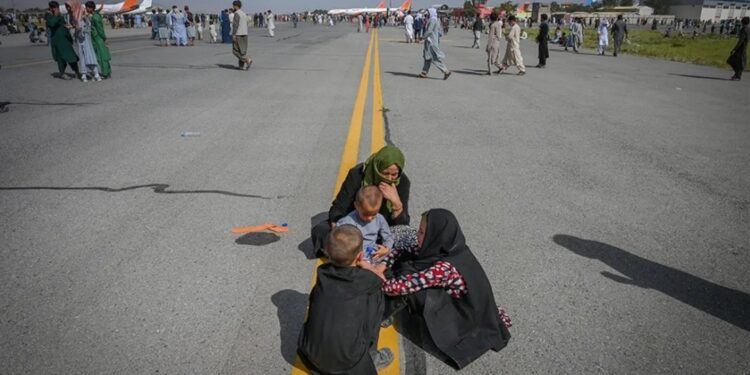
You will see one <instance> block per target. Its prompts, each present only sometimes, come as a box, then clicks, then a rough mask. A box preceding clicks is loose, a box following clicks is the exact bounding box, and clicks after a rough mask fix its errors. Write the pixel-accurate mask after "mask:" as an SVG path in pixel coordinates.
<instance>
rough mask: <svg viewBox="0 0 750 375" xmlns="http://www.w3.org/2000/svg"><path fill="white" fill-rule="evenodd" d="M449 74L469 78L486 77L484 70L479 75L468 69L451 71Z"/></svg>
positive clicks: (477, 72)
mask: <svg viewBox="0 0 750 375" xmlns="http://www.w3.org/2000/svg"><path fill="white" fill-rule="evenodd" d="M451 72H452V73H458V74H466V75H470V76H486V75H487V71H486V70H483V71H482V72H481V73H480V72H479V71H475V70H469V69H464V70H451Z"/></svg>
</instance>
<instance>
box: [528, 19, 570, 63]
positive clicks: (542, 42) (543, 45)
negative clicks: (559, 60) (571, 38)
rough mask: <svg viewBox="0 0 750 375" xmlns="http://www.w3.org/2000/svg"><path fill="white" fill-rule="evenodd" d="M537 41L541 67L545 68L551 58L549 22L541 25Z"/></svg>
mask: <svg viewBox="0 0 750 375" xmlns="http://www.w3.org/2000/svg"><path fill="white" fill-rule="evenodd" d="M536 41H537V43H539V65H541V66H545V65H547V59H548V58H549V25H548V24H547V21H544V22H542V23H541V24H539V35H538V36H537V37H536ZM566 45H567V44H566Z"/></svg>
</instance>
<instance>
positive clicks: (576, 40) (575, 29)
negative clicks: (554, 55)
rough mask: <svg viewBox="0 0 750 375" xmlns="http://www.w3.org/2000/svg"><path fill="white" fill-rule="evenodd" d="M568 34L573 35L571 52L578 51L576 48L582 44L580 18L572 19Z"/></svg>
mask: <svg viewBox="0 0 750 375" xmlns="http://www.w3.org/2000/svg"><path fill="white" fill-rule="evenodd" d="M570 34H571V36H572V37H573V52H575V53H578V48H580V47H581V45H583V26H582V25H581V20H580V19H578V18H575V19H573V23H572V24H571V25H570Z"/></svg>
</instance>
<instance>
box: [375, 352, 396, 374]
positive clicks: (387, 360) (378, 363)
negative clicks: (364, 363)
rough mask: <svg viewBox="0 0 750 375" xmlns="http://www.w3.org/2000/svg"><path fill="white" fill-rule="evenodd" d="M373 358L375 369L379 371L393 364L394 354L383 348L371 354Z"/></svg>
mask: <svg viewBox="0 0 750 375" xmlns="http://www.w3.org/2000/svg"><path fill="white" fill-rule="evenodd" d="M370 356H372V362H373V363H374V364H375V368H376V369H377V370H378V371H379V370H382V369H384V368H386V367H388V366H390V364H391V363H393V352H392V351H391V349H388V348H383V349H380V350H378V351H375V352H372V353H370Z"/></svg>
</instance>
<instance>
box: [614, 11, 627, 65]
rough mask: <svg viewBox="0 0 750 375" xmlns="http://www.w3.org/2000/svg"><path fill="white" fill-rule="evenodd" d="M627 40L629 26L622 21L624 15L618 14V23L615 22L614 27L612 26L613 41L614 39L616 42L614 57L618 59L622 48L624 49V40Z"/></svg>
mask: <svg viewBox="0 0 750 375" xmlns="http://www.w3.org/2000/svg"><path fill="white" fill-rule="evenodd" d="M627 38H628V25H627V24H626V23H625V21H624V20H623V19H622V14H618V15H617V21H615V23H614V25H612V39H614V42H615V51H614V54H613V55H614V56H615V57H617V55H618V54H619V53H620V48H621V47H622V42H623V40H625V39H627Z"/></svg>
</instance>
